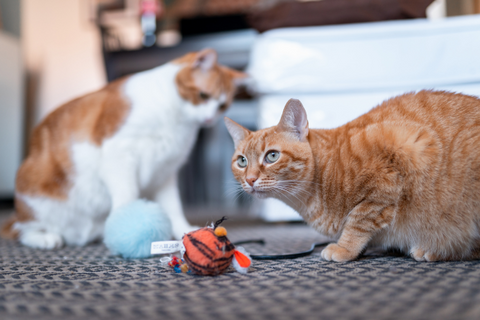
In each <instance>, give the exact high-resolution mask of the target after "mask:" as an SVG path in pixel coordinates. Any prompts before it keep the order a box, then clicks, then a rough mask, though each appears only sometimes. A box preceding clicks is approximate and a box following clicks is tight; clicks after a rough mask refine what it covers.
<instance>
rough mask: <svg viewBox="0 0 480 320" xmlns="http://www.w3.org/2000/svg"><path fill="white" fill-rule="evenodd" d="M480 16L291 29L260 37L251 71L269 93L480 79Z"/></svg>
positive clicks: (409, 86)
mask: <svg viewBox="0 0 480 320" xmlns="http://www.w3.org/2000/svg"><path fill="white" fill-rule="evenodd" d="M479 57H480V15H472V16H462V17H450V18H445V19H441V20H433V21H431V20H427V19H418V20H402V21H387V22H375V23H362V24H350V25H339V26H320V27H302V28H285V29H276V30H271V31H268V32H265V33H264V34H261V35H259V36H258V37H257V39H256V41H255V43H254V46H253V48H252V52H251V55H250V64H249V68H248V71H249V73H250V74H251V75H252V77H253V79H254V81H255V89H256V90H257V91H258V92H259V93H261V94H278V93H282V94H284V93H297V94H298V93H330V92H352V91H371V90H385V89H401V90H403V91H405V90H412V89H418V88H422V87H424V86H441V85H449V84H452V83H455V84H458V83H471V82H480V59H479Z"/></svg>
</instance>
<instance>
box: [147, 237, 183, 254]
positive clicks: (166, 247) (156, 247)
mask: <svg viewBox="0 0 480 320" xmlns="http://www.w3.org/2000/svg"><path fill="white" fill-rule="evenodd" d="M174 252H181V254H182V256H183V254H184V253H185V246H184V245H183V241H155V242H152V246H151V247H150V253H151V254H166V253H174Z"/></svg>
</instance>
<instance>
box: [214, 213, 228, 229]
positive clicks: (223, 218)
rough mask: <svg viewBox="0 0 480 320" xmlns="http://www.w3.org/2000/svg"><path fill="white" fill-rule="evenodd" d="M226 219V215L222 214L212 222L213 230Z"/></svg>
mask: <svg viewBox="0 0 480 320" xmlns="http://www.w3.org/2000/svg"><path fill="white" fill-rule="evenodd" d="M225 220H227V217H225V216H223V217H222V219H220V220H217V221H216V222H215V223H214V224H213V230H215V229H217V227H218V226H219V225H220V224H221V223H222V222H223V221H225Z"/></svg>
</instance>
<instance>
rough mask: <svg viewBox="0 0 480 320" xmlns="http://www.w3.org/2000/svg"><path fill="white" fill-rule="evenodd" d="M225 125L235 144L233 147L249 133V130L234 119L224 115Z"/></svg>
mask: <svg viewBox="0 0 480 320" xmlns="http://www.w3.org/2000/svg"><path fill="white" fill-rule="evenodd" d="M224 121H225V126H227V130H228V132H229V133H230V135H231V136H232V139H233V143H234V144H235V148H236V147H237V146H238V144H239V143H240V142H242V141H243V140H244V139H245V138H246V137H247V136H248V135H249V134H250V130H248V129H246V128H244V127H242V126H241V125H239V124H238V123H236V122H235V121H233V120H232V119H230V118H227V117H225V118H224Z"/></svg>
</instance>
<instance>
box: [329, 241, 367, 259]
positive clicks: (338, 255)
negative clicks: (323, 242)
mask: <svg viewBox="0 0 480 320" xmlns="http://www.w3.org/2000/svg"><path fill="white" fill-rule="evenodd" d="M321 254H322V258H323V259H325V260H327V261H335V262H345V261H351V260H355V259H356V258H357V256H358V253H356V252H352V251H349V250H347V249H345V248H343V247H340V246H339V245H338V244H336V243H330V244H329V245H328V246H327V247H326V248H325V249H323V251H322V253H321Z"/></svg>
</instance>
